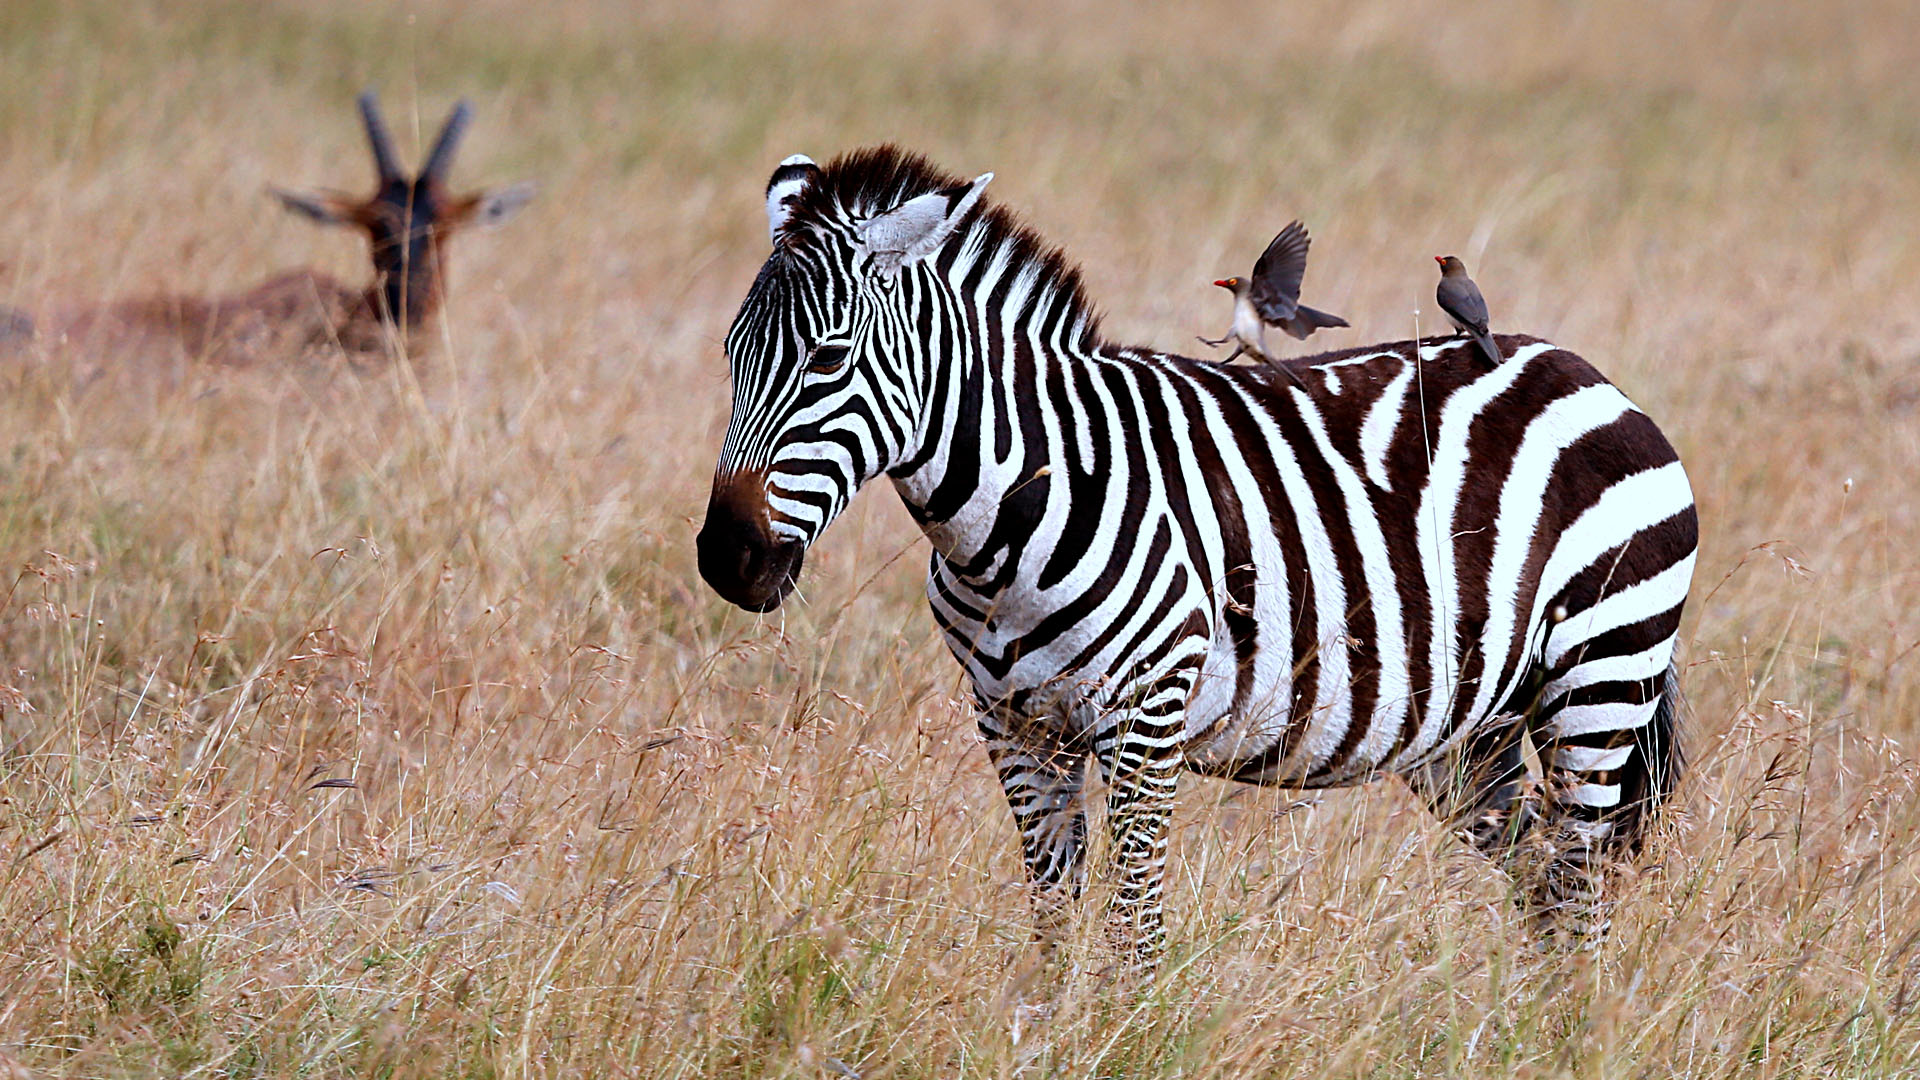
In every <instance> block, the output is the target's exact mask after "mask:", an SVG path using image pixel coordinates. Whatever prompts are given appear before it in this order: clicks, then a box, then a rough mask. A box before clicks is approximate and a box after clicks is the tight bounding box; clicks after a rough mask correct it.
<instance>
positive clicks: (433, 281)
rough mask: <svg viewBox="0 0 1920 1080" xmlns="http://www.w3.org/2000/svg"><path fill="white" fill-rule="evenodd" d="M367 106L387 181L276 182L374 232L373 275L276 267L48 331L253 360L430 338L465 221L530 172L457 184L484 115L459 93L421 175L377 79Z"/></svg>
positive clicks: (311, 211) (504, 201)
mask: <svg viewBox="0 0 1920 1080" xmlns="http://www.w3.org/2000/svg"><path fill="white" fill-rule="evenodd" d="M360 118H361V120H362V121H363V122H364V123H365V125H366V130H367V142H368V144H369V145H370V146H371V147H372V149H373V164H374V168H375V170H376V171H377V173H378V182H379V186H378V187H377V188H376V189H375V190H374V193H373V194H372V195H371V196H370V197H368V198H365V199H356V198H354V197H352V196H350V195H347V194H344V193H341V192H335V191H323V192H315V193H312V194H298V193H295V192H289V191H282V190H280V189H278V188H275V189H274V191H273V194H274V195H275V196H276V197H277V198H279V200H280V201H281V202H282V203H283V204H285V206H286V207H287V209H289V210H293V211H295V212H296V213H299V214H301V215H303V216H305V217H308V218H311V219H313V220H314V221H317V222H320V223H321V224H325V225H345V226H348V227H350V228H355V229H359V230H361V231H363V232H364V233H366V236H367V240H368V245H369V248H370V254H371V256H372V259H373V282H372V284H370V285H368V286H367V287H365V288H355V287H353V286H350V285H348V284H346V283H345V282H342V281H340V280H338V279H336V278H333V277H331V276H329V275H327V274H324V273H321V272H319V271H317V270H313V269H311V268H307V267H302V268H300V269H297V270H289V271H286V272H285V273H281V274H277V275H275V276H273V277H271V278H268V279H267V280H266V281H264V282H261V283H260V284H259V285H257V286H255V287H254V288H252V289H250V290H248V291H246V292H242V293H234V294H231V295H228V296H218V297H205V296H194V295H161V296H150V297H141V298H137V299H131V300H122V301H118V302H115V303H112V304H109V305H106V306H104V307H98V308H92V309H85V310H81V311H77V312H74V313H71V314H69V315H68V316H67V317H65V318H56V319H55V320H54V325H53V326H51V327H48V328H47V329H46V331H43V332H46V333H48V334H49V336H52V337H55V338H56V339H59V340H65V341H69V342H77V343H81V344H85V345H89V346H101V345H114V344H128V343H132V342H135V341H144V340H148V339H160V338H166V339H172V340H174V341H177V342H178V343H179V344H180V346H181V347H182V348H183V349H184V350H185V351H186V353H187V354H188V355H189V356H193V357H197V358H203V359H208V360H212V361H215V362H219V363H232V364H244V363H250V362H253V361H257V360H260V359H264V358H268V357H273V356H285V355H288V354H290V353H297V352H299V351H302V350H304V349H305V348H307V347H310V346H327V345H332V346H336V347H338V348H340V349H343V350H345V351H347V352H348V353H350V354H352V353H361V354H365V353H373V352H380V351H383V350H384V349H386V348H387V347H388V346H389V343H391V344H392V345H393V346H395V347H398V348H403V349H404V348H407V347H408V346H409V345H419V346H424V345H426V344H427V343H428V341H430V340H431V339H430V338H429V337H427V336H426V335H421V340H419V341H418V342H415V341H414V336H415V331H418V330H421V329H422V328H423V327H425V326H426V325H427V323H428V320H429V319H431V318H432V317H433V315H434V314H435V313H436V312H438V311H439V309H440V304H441V302H442V301H443V300H444V299H445V297H446V265H445V263H446V258H447V243H448V241H449V240H450V239H451V238H452V236H453V235H454V234H455V233H457V232H459V231H460V230H461V229H463V228H465V227H467V226H469V225H472V224H474V223H476V222H477V223H480V224H484V225H495V224H498V223H500V222H502V221H505V220H506V219H507V218H508V217H510V216H512V214H513V213H514V211H516V210H518V209H519V208H520V207H521V206H523V205H525V203H526V202H527V200H528V199H529V198H531V197H532V195H533V186H532V185H531V184H525V183H522V184H515V185H512V186H510V187H506V188H502V189H499V190H497V191H477V192H470V193H467V194H463V195H455V194H453V193H451V192H449V191H448V190H447V186H446V177H447V172H448V169H449V168H450V167H451V166H452V164H453V157H454V153H455V151H456V150H458V149H459V146H460V139H461V137H462V136H463V135H465V134H466V130H467V126H468V124H469V123H470V122H471V121H472V119H473V106H472V105H470V104H469V103H467V102H466V101H461V102H460V103H459V104H458V105H455V106H454V108H453V111H452V112H451V113H449V114H448V116H447V121H446V123H445V124H444V125H443V126H442V127H441V129H440V134H439V137H437V138H436V139H435V140H434V143H433V149H432V150H431V151H429V152H428V154H427V163H426V165H425V166H423V167H422V168H421V170H420V172H419V174H418V175H416V176H409V175H408V174H407V173H406V172H405V171H404V170H403V169H402V168H401V166H400V158H399V154H398V153H397V152H396V151H395V149H394V145H393V136H392V135H391V134H390V133H389V132H388V130H387V125H386V122H385V121H384V120H382V119H381V117H380V105H379V102H378V101H377V100H376V99H375V98H374V95H373V92H372V91H367V92H366V93H363V94H361V95H360Z"/></svg>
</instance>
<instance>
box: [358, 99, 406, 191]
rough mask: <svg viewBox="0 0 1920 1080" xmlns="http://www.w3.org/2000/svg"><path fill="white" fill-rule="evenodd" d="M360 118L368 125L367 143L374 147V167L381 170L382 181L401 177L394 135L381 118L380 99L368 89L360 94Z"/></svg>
mask: <svg viewBox="0 0 1920 1080" xmlns="http://www.w3.org/2000/svg"><path fill="white" fill-rule="evenodd" d="M360 119H361V120H363V121H365V122H366V125H367V144H368V145H369V146H371V147H373V167H374V168H375V169H378V170H379V171H380V182H381V183H383V184H384V183H386V182H387V181H389V180H394V179H398V178H399V177H400V175H401V174H400V161H399V157H398V155H396V154H395V153H394V152H393V135H392V134H390V133H389V132H388V131H387V122H386V121H384V120H382V119H380V101H379V99H377V98H375V97H374V96H373V91H371V90H368V91H366V92H365V93H363V94H361V95H360Z"/></svg>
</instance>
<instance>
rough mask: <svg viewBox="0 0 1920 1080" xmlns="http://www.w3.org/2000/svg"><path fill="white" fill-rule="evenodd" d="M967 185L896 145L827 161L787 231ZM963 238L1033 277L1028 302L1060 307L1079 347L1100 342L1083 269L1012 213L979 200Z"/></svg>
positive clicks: (987, 256)
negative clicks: (1074, 330)
mask: <svg viewBox="0 0 1920 1080" xmlns="http://www.w3.org/2000/svg"><path fill="white" fill-rule="evenodd" d="M966 182H967V178H965V177H962V176H959V175H957V174H955V173H951V172H948V171H947V170H945V169H942V168H940V167H939V166H938V165H935V164H934V163H932V162H931V161H928V160H927V159H926V158H925V157H922V156H921V155H919V154H916V153H913V152H912V151H908V150H902V149H900V148H899V147H897V146H894V145H893V144H891V143H885V144H882V145H879V146H866V147H861V148H859V149H856V150H849V151H847V152H846V153H844V154H841V155H840V156H839V157H836V158H834V159H833V160H832V161H830V162H828V163H827V166H826V168H825V169H823V170H821V173H820V176H819V177H818V178H817V179H816V180H814V181H813V182H812V183H811V184H808V185H807V186H806V188H805V189H804V190H803V191H802V192H801V193H800V197H799V198H798V199H797V200H796V201H795V204H794V211H793V216H792V217H791V218H790V219H789V222H788V226H787V227H788V228H795V227H805V225H806V224H807V223H809V222H823V221H828V220H832V219H834V218H839V217H851V218H853V219H855V220H858V219H862V218H866V217H870V216H872V215H874V214H877V213H880V212H882V211H885V210H890V209H892V208H894V207H896V206H898V205H900V204H901V203H903V202H905V201H907V200H908V199H911V198H913V197H914V196H916V195H924V194H926V193H928V192H930V191H939V190H942V189H944V188H951V187H955V186H957V185H963V184H965V183H966ZM961 236H963V237H964V238H965V245H966V247H967V248H968V249H970V251H971V252H972V253H973V257H974V258H976V259H979V260H983V261H993V260H995V259H996V258H1004V259H1005V260H1006V265H1007V266H1009V267H1020V268H1023V269H1024V270H1025V271H1026V272H1027V273H1028V274H1031V275H1032V278H1033V289H1032V291H1031V293H1030V294H1029V295H1030V296H1031V297H1032V298H1033V299H1032V301H1031V302H1050V303H1052V304H1057V305H1060V306H1061V307H1063V308H1064V309H1065V310H1064V313H1065V314H1066V315H1067V317H1068V319H1069V320H1070V321H1071V323H1073V324H1077V325H1078V326H1079V327H1080V335H1079V342H1078V344H1080V345H1081V346H1083V347H1092V346H1094V345H1096V344H1098V343H1099V342H1100V341H1101V336H1100V313H1099V311H1098V309H1097V308H1095V307H1094V304H1093V301H1091V300H1089V299H1088V298H1087V293H1086V288H1085V286H1084V285H1083V284H1082V281H1081V277H1080V268H1079V267H1078V266H1077V265H1075V264H1074V262H1073V261H1072V260H1071V259H1069V258H1068V257H1067V254H1066V252H1064V251H1062V250H1061V249H1060V248H1059V247H1058V246H1057V245H1055V244H1052V243H1049V242H1048V241H1047V240H1046V239H1045V238H1043V237H1042V236H1041V235H1040V234H1039V233H1038V232H1036V231H1035V230H1034V228H1033V227H1032V226H1030V225H1028V224H1027V223H1025V222H1024V221H1021V220H1020V218H1019V216H1018V215H1016V214H1015V213H1014V212H1013V211H1011V210H1008V209H1007V208H1006V207H1004V206H1001V205H999V204H997V203H993V202H991V201H990V200H982V201H981V203H980V205H979V207H978V208H977V209H976V210H974V211H973V215H972V220H971V221H969V222H968V223H967V224H965V225H964V226H962V229H961ZM1002 253H1004V254H1002Z"/></svg>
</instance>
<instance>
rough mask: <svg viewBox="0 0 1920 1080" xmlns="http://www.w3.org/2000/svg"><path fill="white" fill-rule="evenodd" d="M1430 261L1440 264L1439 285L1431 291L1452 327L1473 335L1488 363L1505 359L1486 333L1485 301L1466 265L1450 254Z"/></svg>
mask: <svg viewBox="0 0 1920 1080" xmlns="http://www.w3.org/2000/svg"><path fill="white" fill-rule="evenodd" d="M1433 261H1434V262H1437V263H1439V264H1440V287H1439V288H1438V289H1436V290H1434V294H1433V298H1434V300H1436V301H1438V302H1439V304H1440V310H1441V311H1444V312H1446V313H1447V318H1448V319H1449V320H1451V321H1452V323H1453V328H1454V329H1455V330H1458V331H1460V332H1461V333H1463V334H1466V335H1467V336H1468V337H1471V338H1473V343H1474V344H1475V345H1478V346H1480V351H1481V352H1482V353H1484V354H1486V357H1487V361H1488V362H1489V363H1492V364H1495V365H1497V364H1499V363H1500V362H1501V360H1502V359H1504V358H1503V357H1502V356H1501V355H1500V346H1499V345H1498V344H1497V343H1496V342H1495V341H1494V340H1493V335H1492V334H1490V333H1488V332H1487V301H1486V298H1485V297H1483V296H1481V295H1480V286H1478V285H1475V284H1474V283H1473V279H1472V278H1470V277H1468V276H1467V264H1465V263H1463V262H1461V261H1460V260H1459V259H1457V258H1455V257H1454V256H1452V255H1435V256H1434V257H1433Z"/></svg>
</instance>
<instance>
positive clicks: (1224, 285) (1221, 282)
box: [1214, 278, 1233, 289]
mask: <svg viewBox="0 0 1920 1080" xmlns="http://www.w3.org/2000/svg"><path fill="white" fill-rule="evenodd" d="M1214 284H1215V285H1218V286H1220V287H1221V288H1223V289H1231V288H1233V283H1232V282H1229V281H1228V280H1227V279H1226V278H1221V279H1220V280H1218V281H1216V282H1214Z"/></svg>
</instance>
